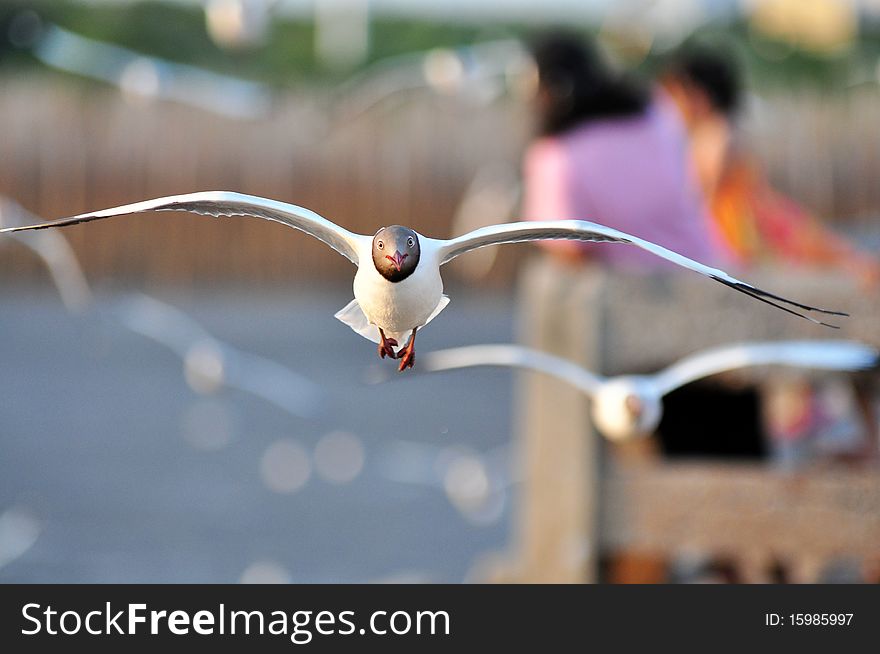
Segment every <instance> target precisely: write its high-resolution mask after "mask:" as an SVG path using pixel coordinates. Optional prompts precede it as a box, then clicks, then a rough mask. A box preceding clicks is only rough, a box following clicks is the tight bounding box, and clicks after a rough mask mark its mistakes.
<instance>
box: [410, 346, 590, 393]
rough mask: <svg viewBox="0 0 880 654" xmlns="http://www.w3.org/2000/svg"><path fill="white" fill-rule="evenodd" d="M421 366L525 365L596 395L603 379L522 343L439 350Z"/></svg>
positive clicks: (426, 356)
mask: <svg viewBox="0 0 880 654" xmlns="http://www.w3.org/2000/svg"><path fill="white" fill-rule="evenodd" d="M421 365H422V367H423V369H424V370H427V371H430V372H438V371H441V370H455V369H458V368H473V367H476V366H500V367H507V368H522V369H525V370H531V371H533V372H540V373H544V374H545V375H550V376H551V377H555V378H557V379H561V380H562V381H565V382H568V383H569V384H572V385H573V386H575V387H576V388H578V389H580V390H581V391H583V392H584V393H587V394H588V395H592V393H593V392H594V391H595V390H596V389H597V388H598V387H599V384H600V383H601V381H602V380H601V378H600V377H597V376H596V375H593V374H592V373H590V372H589V371H587V370H584V369H583V368H581V367H580V366H579V365H577V364H575V363H572V362H571V361H567V360H566V359H562V358H560V357H556V356H553V355H552V354H547V353H545V352H539V351H537V350H532V349H529V348H525V347H520V346H518V345H468V346H465V347H455V348H449V349H446V350H435V351H433V352H428V353H427V354H425V355H424V356H423V357H422V364H421Z"/></svg>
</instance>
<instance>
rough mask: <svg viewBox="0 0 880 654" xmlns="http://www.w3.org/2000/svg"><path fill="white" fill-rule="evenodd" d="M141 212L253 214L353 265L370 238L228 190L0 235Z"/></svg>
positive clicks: (161, 200)
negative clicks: (309, 238)
mask: <svg viewBox="0 0 880 654" xmlns="http://www.w3.org/2000/svg"><path fill="white" fill-rule="evenodd" d="M142 211H189V212H192V213H197V214H201V215H205V216H217V217H219V216H254V217H256V218H263V219H264V220H271V221H273V222H277V223H282V224H284V225H287V226H289V227H293V228H294V229H298V230H300V231H302V232H305V233H306V234H309V235H311V236H314V237H315V238H317V239H318V240H319V241H322V242H323V243H326V244H327V245H329V246H330V247H331V248H333V249H334V250H336V251H337V252H339V253H340V254H342V255H343V256H344V257H345V258H347V259H348V260H349V261H351V262H352V263H353V264H355V265H357V264H358V246H359V245H360V244H361V243H363V240H364V239H369V238H370V237H368V236H364V235H362V234H355V233H353V232H349V231H348V230H346V229H343V228H342V227H340V226H339V225H337V224H336V223H333V222H331V221H329V220H327V219H326V218H324V217H322V216H320V215H318V214H317V213H315V212H314V211H310V210H309V209H306V208H304V207H298V206H296V205H294V204H287V203H286V202H278V201H276V200H269V199H267V198H261V197H257V196H253V195H244V194H242V193H234V192H231V191H202V192H199V193H186V194H184V195H170V196H168V197H163V198H157V199H155V200H146V201H144V202H135V203H134V204H126V205H123V206H120V207H113V208H112V209H104V210H103V211H96V212H94V213H84V214H80V215H78V216H73V217H71V218H62V219H60V220H53V221H49V222H44V223H38V224H34V225H25V226H20V227H8V228H4V229H0V234H2V233H5V232H16V231H22V230H33V229H46V228H49V227H65V226H67V225H76V224H78V223H85V222H90V221H92V220H100V219H102V218H113V217H114V216H124V215H128V214H133V213H140V212H142Z"/></svg>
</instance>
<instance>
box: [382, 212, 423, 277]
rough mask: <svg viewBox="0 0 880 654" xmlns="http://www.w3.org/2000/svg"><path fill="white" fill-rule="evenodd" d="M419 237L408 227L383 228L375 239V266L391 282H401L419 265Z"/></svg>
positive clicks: (393, 226) (392, 226)
mask: <svg viewBox="0 0 880 654" xmlns="http://www.w3.org/2000/svg"><path fill="white" fill-rule="evenodd" d="M419 253H420V250H419V235H418V234H416V233H415V232H414V231H413V230H411V229H409V228H408V227H401V226H400V225H391V226H390V227H383V228H382V229H380V230H379V231H378V232H376V235H375V236H374V237H373V265H374V266H376V270H378V271H379V274H380V275H382V277H384V278H385V279H387V280H388V281H389V282H400V281H403V280H404V279H406V278H407V277H409V276H410V275H412V274H413V272H414V271H415V269H416V266H417V265H419Z"/></svg>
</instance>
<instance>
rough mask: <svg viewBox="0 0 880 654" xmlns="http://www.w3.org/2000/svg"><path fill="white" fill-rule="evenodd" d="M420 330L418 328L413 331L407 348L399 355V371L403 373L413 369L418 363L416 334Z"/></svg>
mask: <svg viewBox="0 0 880 654" xmlns="http://www.w3.org/2000/svg"><path fill="white" fill-rule="evenodd" d="M418 330H419V328H418V327H416V328H415V329H414V330H412V336H410V337H409V343H407V344H406V347H405V348H403V349H402V350H401V351H400V354H398V355H397V358H398V359H400V367H399V368H398V370H399V371H400V372H403V371H404V370H406V369H407V368H412V367H413V365H415V362H416V332H417V331H418Z"/></svg>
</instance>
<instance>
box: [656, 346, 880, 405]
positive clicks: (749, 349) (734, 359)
mask: <svg viewBox="0 0 880 654" xmlns="http://www.w3.org/2000/svg"><path fill="white" fill-rule="evenodd" d="M769 365H779V366H790V367H795V368H809V369H814V370H866V369H868V368H872V367H875V366H877V365H880V352H878V350H877V349H875V348H873V347H870V346H868V345H863V344H861V343H854V342H851V341H780V342H777V343H742V344H738V345H728V346H723V347H718V348H713V349H711V350H706V351H705V352H701V353H699V354H695V355H693V356H689V357H686V358H684V359H682V360H681V361H679V362H678V363H675V364H673V365H671V366H669V367H668V368H666V369H665V370H663V371H661V372H660V373H658V374H657V375H656V376H655V377H654V381H655V383H656V384H657V385H658V387H659V388H660V392H661V393H663V394H666V393H668V392H669V391H671V390H673V389H676V388H678V387H680V386H684V385H685V384H688V383H690V382H692V381H695V380H697V379H702V378H703V377H709V376H711V375H715V374H718V373H720V372H725V371H727V370H734V369H737V368H746V367H750V366H769Z"/></svg>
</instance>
